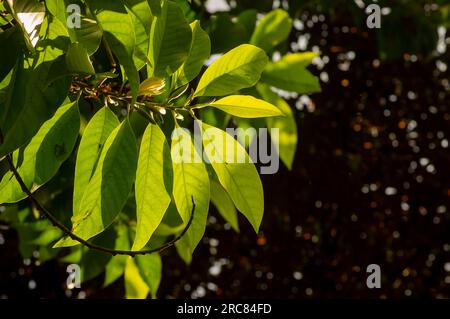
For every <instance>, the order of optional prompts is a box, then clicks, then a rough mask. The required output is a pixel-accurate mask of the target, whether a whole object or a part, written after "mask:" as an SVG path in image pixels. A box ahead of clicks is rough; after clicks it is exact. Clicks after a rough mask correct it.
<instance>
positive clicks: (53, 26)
mask: <svg viewBox="0 0 450 319" xmlns="http://www.w3.org/2000/svg"><path fill="white" fill-rule="evenodd" d="M47 22H48V21H47V20H45V21H44V25H43V29H44V30H47V33H46V36H45V42H46V43H47V45H45V46H41V45H40V44H42V45H43V43H42V42H44V41H40V42H39V43H40V44H39V45H38V48H37V52H38V54H37V55H35V56H34V58H33V59H32V60H31V59H27V58H25V57H24V56H21V55H19V56H18V62H17V65H16V68H15V71H14V74H13V75H12V78H11V83H10V85H9V87H8V94H7V97H6V101H5V102H4V105H3V106H2V109H1V110H0V126H1V128H2V132H3V137H4V143H3V144H1V145H0V158H2V157H3V156H5V155H6V154H8V153H11V152H13V151H14V150H16V149H17V148H19V147H21V146H24V145H25V144H27V143H28V142H29V141H30V139H31V138H32V137H33V136H34V135H35V134H36V132H37V131H38V130H39V128H40V126H41V125H42V123H44V122H45V121H46V120H48V119H49V118H50V117H52V116H53V114H54V113H55V111H56V109H57V108H58V107H59V106H60V105H61V104H62V103H63V101H64V99H65V97H66V96H67V91H68V88H69V84H70V82H69V79H63V80H61V81H58V82H55V83H54V84H52V85H51V86H47V85H46V81H45V80H43V79H45V78H46V77H47V74H48V71H49V69H50V67H51V65H52V63H53V62H54V61H55V59H56V58H58V57H59V56H60V55H62V54H63V50H64V49H65V48H66V47H67V45H68V44H69V43H68V42H69V41H68V40H69V39H68V38H67V32H66V30H65V28H64V26H63V25H62V24H61V22H59V20H56V19H55V20H53V21H52V22H51V23H50V24H48V23H47Z"/></svg>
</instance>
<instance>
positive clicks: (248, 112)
mask: <svg viewBox="0 0 450 319" xmlns="http://www.w3.org/2000/svg"><path fill="white" fill-rule="evenodd" d="M210 105H211V106H212V107H215V108H217V109H219V110H222V111H224V112H226V113H228V114H231V115H234V116H237V117H243V118H259V117H268V116H279V115H283V113H281V112H280V110H279V109H278V108H277V107H276V106H274V105H272V104H270V103H268V102H266V101H263V100H260V99H257V98H255V97H253V96H250V95H230V96H227V97H224V98H222V99H220V100H218V101H216V102H214V103H212V104H210Z"/></svg>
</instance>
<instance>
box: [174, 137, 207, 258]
mask: <svg viewBox="0 0 450 319" xmlns="http://www.w3.org/2000/svg"><path fill="white" fill-rule="evenodd" d="M171 154H172V166H173V198H174V201H175V205H176V207H177V209H178V213H179V214H180V216H181V218H182V220H183V222H184V223H185V224H186V223H187V222H188V220H189V218H190V216H191V212H192V208H193V204H194V203H195V211H194V219H193V221H192V225H191V226H190V228H189V230H188V231H187V233H186V234H185V235H184V236H183V237H182V239H181V240H180V241H178V242H177V249H178V250H179V251H180V249H181V250H182V251H183V255H182V257H184V260H185V261H186V262H187V263H189V262H190V260H191V258H192V253H193V251H194V249H195V247H196V246H197V244H198V243H199V242H200V240H201V238H202V237H203V234H204V232H205V227H206V219H207V214H208V208H209V199H210V193H209V192H210V188H209V177H208V172H207V171H206V168H205V164H204V163H203V162H202V161H201V160H198V156H199V155H198V153H197V150H196V149H195V148H194V145H193V143H192V140H191V136H190V134H189V133H188V132H187V131H185V130H184V129H178V130H176V131H175V132H174V134H173V135H172V147H171ZM196 158H197V160H196ZM193 202H194V203H193Z"/></svg>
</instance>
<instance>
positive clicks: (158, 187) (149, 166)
mask: <svg viewBox="0 0 450 319" xmlns="http://www.w3.org/2000/svg"><path fill="white" fill-rule="evenodd" d="M135 189H136V190H135V194H136V214H137V225H136V238H135V241H134V244H133V248H132V249H133V250H140V249H142V248H143V247H144V246H145V245H146V244H147V242H148V241H149V240H150V237H151V236H152V235H153V233H154V231H155V230H156V228H157V227H158V225H159V224H160V223H161V220H162V219H163V217H164V213H165V212H166V210H167V207H169V204H170V195H169V194H168V191H169V192H171V190H172V167H171V161H170V149H169V145H168V144H167V141H166V138H165V136H164V133H163V132H162V131H161V129H160V128H159V126H158V125H154V124H149V125H148V127H147V129H146V130H145V132H144V135H143V137H142V142H141V148H140V151H139V160H138V166H137V173H136V186H135Z"/></svg>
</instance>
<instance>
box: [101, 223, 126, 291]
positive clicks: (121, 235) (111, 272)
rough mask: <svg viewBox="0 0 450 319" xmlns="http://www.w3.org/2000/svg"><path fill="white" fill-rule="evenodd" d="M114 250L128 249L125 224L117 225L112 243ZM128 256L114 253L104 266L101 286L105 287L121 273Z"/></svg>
mask: <svg viewBox="0 0 450 319" xmlns="http://www.w3.org/2000/svg"><path fill="white" fill-rule="evenodd" d="M114 249H116V250H129V249H130V239H129V236H128V228H127V226H126V225H125V224H122V223H119V224H118V225H117V237H116V241H115V244H114ZM127 260H128V256H126V255H116V256H113V257H112V258H111V260H110V261H109V262H108V264H107V265H106V268H105V281H104V282H103V287H106V286H108V285H110V284H112V283H113V282H115V281H116V280H117V279H119V278H120V276H122V275H123V273H124V271H125V266H126V264H127Z"/></svg>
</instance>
